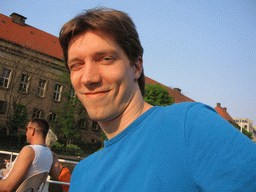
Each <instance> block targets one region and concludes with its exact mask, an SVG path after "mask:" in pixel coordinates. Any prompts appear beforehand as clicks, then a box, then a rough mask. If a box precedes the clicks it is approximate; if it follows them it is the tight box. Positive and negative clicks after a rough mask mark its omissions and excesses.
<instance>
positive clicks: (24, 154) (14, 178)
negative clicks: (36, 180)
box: [0, 146, 35, 190]
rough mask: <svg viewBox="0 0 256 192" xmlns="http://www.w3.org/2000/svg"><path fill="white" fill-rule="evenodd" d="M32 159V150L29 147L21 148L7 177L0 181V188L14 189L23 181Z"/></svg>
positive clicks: (33, 153) (33, 154)
mask: <svg viewBox="0 0 256 192" xmlns="http://www.w3.org/2000/svg"><path fill="white" fill-rule="evenodd" d="M34 158H35V152H34V150H33V149H32V148H31V147H29V146H25V147H23V148H22V150H21V151H20V154H19V155H18V157H17V159H16V161H15V164H14V166H13V168H12V170H11V172H10V173H9V176H8V177H7V178H6V179H4V180H2V181H1V183H0V184H1V187H2V186H3V188H6V189H10V190H14V189H16V188H17V187H18V186H19V185H20V184H21V183H22V181H23V180H24V179H25V177H26V175H27V173H28V170H29V168H30V165H31V164H32V162H33V160H34Z"/></svg>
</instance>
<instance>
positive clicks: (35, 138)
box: [0, 119, 54, 192]
mask: <svg viewBox="0 0 256 192" xmlns="http://www.w3.org/2000/svg"><path fill="white" fill-rule="evenodd" d="M48 130H49V125H48V123H47V121H46V120H44V119H34V120H32V121H30V122H29V123H28V125H27V132H26V136H27V142H28V143H30V144H31V145H27V146H25V147H23V148H22V150H21V151H20V153H19V155H18V156H17V158H16V159H15V161H14V162H13V166H12V168H11V170H10V171H9V172H8V174H7V175H6V176H5V177H4V178H3V179H2V180H0V192H2V191H13V190H15V189H16V188H17V187H18V186H19V185H20V184H21V183H22V182H23V181H24V180H25V179H26V178H28V177H30V176H32V175H34V174H37V173H42V172H50V170H51V167H52V169H54V165H53V155H52V152H51V151H50V150H49V149H48V148H47V147H46V145H45V138H46V135H47V132H48ZM51 171H53V170H51Z"/></svg>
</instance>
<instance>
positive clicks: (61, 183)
mask: <svg viewBox="0 0 256 192" xmlns="http://www.w3.org/2000/svg"><path fill="white" fill-rule="evenodd" d="M0 153H2V154H8V155H10V162H12V157H13V156H17V155H18V154H19V153H16V152H10V151H2V150H0ZM59 162H62V163H72V164H78V163H79V162H77V161H70V160H66V159H59ZM50 183H54V184H59V185H70V183H68V182H61V181H54V180H51V179H50V176H48V177H47V180H46V183H45V186H44V189H43V192H48V188H49V184H50Z"/></svg>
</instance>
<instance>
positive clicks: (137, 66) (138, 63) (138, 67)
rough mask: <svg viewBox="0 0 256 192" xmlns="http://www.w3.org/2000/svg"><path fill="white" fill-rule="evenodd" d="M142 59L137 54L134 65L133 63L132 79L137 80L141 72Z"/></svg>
mask: <svg viewBox="0 0 256 192" xmlns="http://www.w3.org/2000/svg"><path fill="white" fill-rule="evenodd" d="M142 63H143V60H142V57H141V56H139V57H138V58H137V61H136V62H135V65H134V70H135V73H134V80H138V79H139V78H140V76H141V74H142V72H143V65H142Z"/></svg>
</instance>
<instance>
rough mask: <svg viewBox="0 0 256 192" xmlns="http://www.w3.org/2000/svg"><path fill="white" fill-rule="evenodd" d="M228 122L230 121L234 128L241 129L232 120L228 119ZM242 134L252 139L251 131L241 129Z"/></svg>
mask: <svg viewBox="0 0 256 192" xmlns="http://www.w3.org/2000/svg"><path fill="white" fill-rule="evenodd" d="M229 123H231V124H232V125H233V126H234V127H235V128H236V129H238V130H241V127H240V126H239V125H238V124H237V123H235V122H232V121H229ZM242 132H243V134H245V135H246V136H247V137H248V138H250V139H253V136H252V133H250V132H248V131H247V130H246V129H243V131H242Z"/></svg>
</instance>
